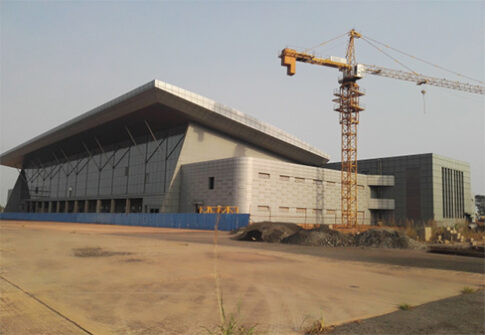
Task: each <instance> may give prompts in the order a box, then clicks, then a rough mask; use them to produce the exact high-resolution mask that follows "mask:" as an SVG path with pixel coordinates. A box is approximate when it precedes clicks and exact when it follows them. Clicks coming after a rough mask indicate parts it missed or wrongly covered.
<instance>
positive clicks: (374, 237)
mask: <svg viewBox="0 0 485 335" xmlns="http://www.w3.org/2000/svg"><path fill="white" fill-rule="evenodd" d="M234 239H236V240H242V241H264V242H280V243H288V244H298V245H309V246H325V247H351V246H354V247H374V248H421V247H422V245H421V244H420V243H418V242H416V241H414V240H412V239H410V238H409V237H407V236H406V235H405V234H404V233H402V232H400V231H397V230H394V229H383V228H376V229H369V230H367V231H365V232H362V233H357V234H343V233H341V232H339V231H336V230H332V229H330V228H329V227H328V226H326V225H321V226H320V227H318V228H313V229H310V230H305V229H302V228H301V227H299V226H298V225H296V224H292V223H273V222H259V223H255V224H251V225H249V226H247V227H244V228H242V229H240V230H239V231H238V232H236V235H235V237H234Z"/></svg>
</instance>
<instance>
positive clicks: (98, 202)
mask: <svg viewBox="0 0 485 335" xmlns="http://www.w3.org/2000/svg"><path fill="white" fill-rule="evenodd" d="M100 212H101V199H98V200H96V213H100Z"/></svg>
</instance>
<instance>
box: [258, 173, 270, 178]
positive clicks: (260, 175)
mask: <svg viewBox="0 0 485 335" xmlns="http://www.w3.org/2000/svg"><path fill="white" fill-rule="evenodd" d="M258 177H259V178H261V179H269V173H264V172H259V173H258Z"/></svg>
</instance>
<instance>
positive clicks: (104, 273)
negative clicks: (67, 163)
mask: <svg viewBox="0 0 485 335" xmlns="http://www.w3.org/2000/svg"><path fill="white" fill-rule="evenodd" d="M150 236H152V237H154V238H147V237H150ZM212 238H213V232H204V231H188V230H185V231H184V230H174V229H163V228H147V227H121V226H107V225H91V224H72V223H50V222H49V223H47V222H24V221H0V256H1V258H0V266H1V272H0V333H1V334H89V333H92V334H207V331H206V330H205V329H204V327H207V328H211V329H213V327H214V326H215V325H217V324H218V323H219V314H218V307H217V306H218V305H217V299H216V290H215V287H216V284H215V268H216V266H215V264H216V258H215V257H214V251H215V250H214V245H213V244H212V243H210V242H211V241H212ZM219 241H220V244H219V245H218V247H217V255H218V257H217V273H218V276H219V277H220V282H221V286H222V291H223V297H224V307H225V310H226V312H227V313H236V312H237V311H238V309H239V311H240V313H239V317H238V319H239V320H241V321H243V322H244V323H245V324H246V325H248V326H252V325H254V324H257V329H258V331H260V332H264V333H266V334H301V333H302V329H303V328H304V326H305V325H307V324H308V323H309V322H311V321H312V320H314V319H317V318H320V317H321V316H322V315H323V317H324V319H325V321H326V323H327V324H341V323H344V322H348V321H352V320H356V319H364V318H368V317H372V316H377V315H382V314H385V313H389V312H392V311H395V310H396V309H397V307H398V305H399V304H402V303H407V304H409V305H413V306H415V305H420V304H423V303H426V302H430V301H435V300H438V299H443V298H447V297H451V296H455V295H458V294H459V293H460V290H462V289H463V287H465V286H469V287H474V288H479V287H481V286H483V284H484V279H485V277H484V274H483V271H470V272H464V271H454V270H450V269H449V268H450V266H446V270H445V269H440V268H439V266H438V268H436V267H434V266H430V267H429V268H428V267H423V266H421V267H414V266H412V263H413V262H412V261H410V262H409V263H410V266H402V265H395V264H392V263H393V262H387V263H386V262H376V261H375V260H372V261H369V262H367V261H365V257H364V256H365V255H366V254H367V253H368V254H370V255H374V253H375V252H376V251H375V250H370V251H367V250H361V249H358V248H355V249H351V250H350V249H345V251H344V252H343V254H345V255H347V256H345V257H343V258H342V257H338V256H336V255H335V254H332V253H329V255H328V256H326V255H325V254H319V252H320V251H318V252H316V253H317V254H312V252H309V251H308V250H310V249H308V248H307V249H298V248H295V247H293V246H285V245H278V246H275V247H271V245H269V244H264V245H263V244H258V243H251V242H237V241H232V240H230V239H229V234H228V233H223V232H219ZM268 246H269V247H268ZM86 248H87V249H86ZM97 248H101V249H97ZM314 249H315V248H313V247H312V250H314ZM80 250H81V251H80ZM299 250H300V251H301V252H300V251H299ZM319 250H321V249H319ZM334 250H335V251H333V252H338V249H334ZM90 252H91V253H90ZM381 252H382V253H385V254H386V255H389V258H390V259H403V258H405V257H406V255H407V256H408V259H410V258H411V257H412V258H416V260H417V263H419V259H420V257H421V256H422V258H423V259H426V260H427V262H431V263H433V261H434V260H436V262H438V263H439V261H442V262H445V263H446V264H452V263H453V262H454V260H455V259H456V256H446V255H433V256H432V257H431V258H430V256H428V255H427V254H425V253H424V252H422V251H416V250H412V251H411V250H409V253H407V252H408V251H407V250H390V249H386V250H381ZM351 253H355V254H359V255H360V256H359V257H353V256H349V255H351ZM362 255H364V256H362ZM420 255H421V256H420ZM436 256H438V257H436ZM433 257H434V258H433ZM454 257H455V258H454ZM371 258H372V257H371ZM374 258H375V257H374ZM450 262H451V263H450ZM468 262H470V261H468ZM471 262H475V263H470V264H469V267H471V268H474V269H477V268H478V269H479V268H480V264H482V267H483V263H480V262H483V260H481V259H477V260H473V261H471ZM397 263H398V264H401V263H399V262H397ZM433 267H434V268H433ZM457 268H459V266H458V267H457Z"/></svg>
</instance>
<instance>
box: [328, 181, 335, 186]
mask: <svg viewBox="0 0 485 335" xmlns="http://www.w3.org/2000/svg"><path fill="white" fill-rule="evenodd" d="M327 185H328V186H335V182H334V181H329V180H327Z"/></svg>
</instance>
